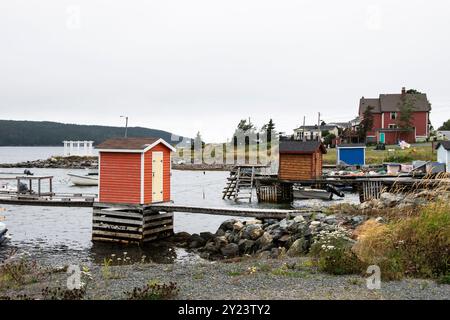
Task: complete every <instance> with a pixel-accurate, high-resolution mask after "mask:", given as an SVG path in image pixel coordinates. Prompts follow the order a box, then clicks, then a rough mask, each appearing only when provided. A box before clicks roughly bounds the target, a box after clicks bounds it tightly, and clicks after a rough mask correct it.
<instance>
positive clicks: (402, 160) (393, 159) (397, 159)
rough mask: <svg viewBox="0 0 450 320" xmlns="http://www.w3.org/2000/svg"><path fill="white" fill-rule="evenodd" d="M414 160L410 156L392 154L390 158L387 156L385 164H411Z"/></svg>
mask: <svg viewBox="0 0 450 320" xmlns="http://www.w3.org/2000/svg"><path fill="white" fill-rule="evenodd" d="M413 160H414V158H413V157H412V156H411V155H409V154H392V155H389V156H386V157H385V158H384V162H399V163H405V162H411V161H413Z"/></svg>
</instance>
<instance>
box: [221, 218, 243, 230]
mask: <svg viewBox="0 0 450 320" xmlns="http://www.w3.org/2000/svg"><path fill="white" fill-rule="evenodd" d="M237 221H238V220H236V219H228V220H225V221H224V222H222V224H221V225H220V227H219V230H223V231H224V232H226V231H228V230H230V231H231V230H233V225H234V224H235V223H236V222H237ZM219 230H217V231H219Z"/></svg>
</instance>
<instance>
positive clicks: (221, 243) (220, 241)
mask: <svg viewBox="0 0 450 320" xmlns="http://www.w3.org/2000/svg"><path fill="white" fill-rule="evenodd" d="M214 244H215V245H216V247H217V248H222V247H225V246H226V245H227V244H228V240H227V238H226V237H225V236H220V237H216V238H214Z"/></svg>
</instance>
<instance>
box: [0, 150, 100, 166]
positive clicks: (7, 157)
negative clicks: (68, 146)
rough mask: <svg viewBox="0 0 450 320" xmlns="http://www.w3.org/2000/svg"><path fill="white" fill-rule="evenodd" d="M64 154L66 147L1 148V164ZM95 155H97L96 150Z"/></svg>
mask: <svg viewBox="0 0 450 320" xmlns="http://www.w3.org/2000/svg"><path fill="white" fill-rule="evenodd" d="M63 154H64V147H0V163H19V162H25V161H33V160H42V159H48V158H50V157H52V156H62V155H63ZM94 154H96V150H95V149H94Z"/></svg>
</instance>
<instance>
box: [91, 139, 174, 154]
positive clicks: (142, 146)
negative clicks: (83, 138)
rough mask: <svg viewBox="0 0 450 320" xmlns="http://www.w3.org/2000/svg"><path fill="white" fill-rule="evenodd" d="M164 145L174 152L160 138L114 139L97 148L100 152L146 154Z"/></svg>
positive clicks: (172, 148)
mask: <svg viewBox="0 0 450 320" xmlns="http://www.w3.org/2000/svg"><path fill="white" fill-rule="evenodd" d="M160 143H162V144H164V145H165V146H166V147H168V148H169V149H170V150H172V151H175V148H174V147H172V146H171V145H170V144H169V143H167V142H166V141H164V140H163V139H161V138H150V137H149V138H114V139H108V140H106V141H104V142H103V143H101V144H99V145H98V146H97V149H99V150H100V151H112V150H114V151H119V152H120V151H122V152H146V151H148V150H150V149H152V148H153V147H155V146H156V145H158V144H160Z"/></svg>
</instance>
